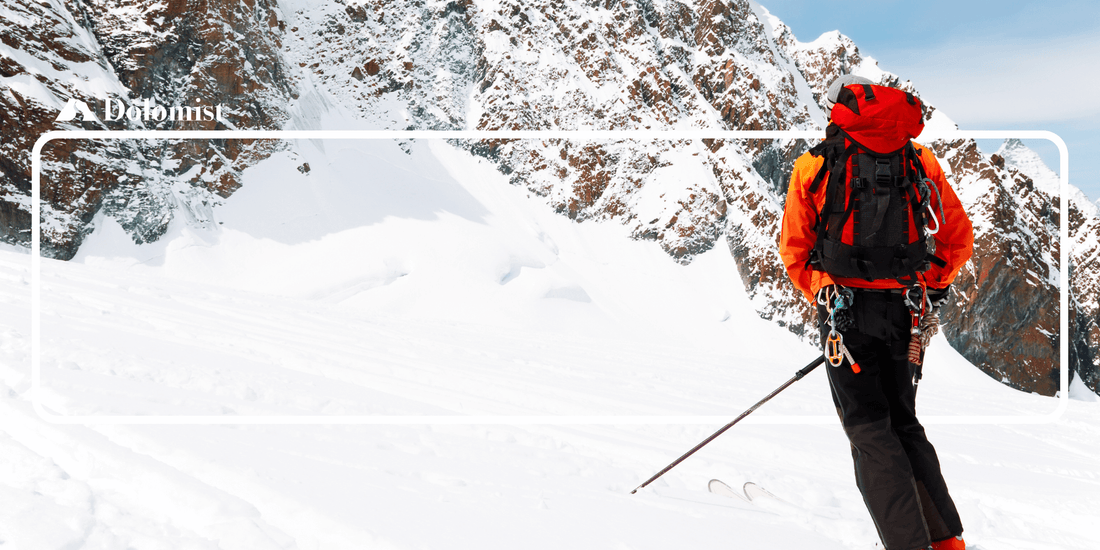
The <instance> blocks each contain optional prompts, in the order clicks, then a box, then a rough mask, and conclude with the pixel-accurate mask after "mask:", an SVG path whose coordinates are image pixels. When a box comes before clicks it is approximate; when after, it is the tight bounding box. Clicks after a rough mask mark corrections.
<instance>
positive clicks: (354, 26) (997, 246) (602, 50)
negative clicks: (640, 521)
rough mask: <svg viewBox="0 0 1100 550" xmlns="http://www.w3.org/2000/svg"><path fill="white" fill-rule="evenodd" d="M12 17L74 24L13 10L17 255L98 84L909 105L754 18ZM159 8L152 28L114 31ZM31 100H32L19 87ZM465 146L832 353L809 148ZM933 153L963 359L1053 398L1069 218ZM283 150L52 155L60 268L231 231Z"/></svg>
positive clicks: (1091, 345) (328, 6)
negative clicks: (126, 243)
mask: <svg viewBox="0 0 1100 550" xmlns="http://www.w3.org/2000/svg"><path fill="white" fill-rule="evenodd" d="M15 6H16V7H17V8H18V9H23V10H24V11H25V12H26V13H28V14H37V15H36V17H39V20H40V21H41V20H43V18H45V19H52V20H54V21H56V23H55V24H53V25H52V26H51V25H46V26H44V27H43V26H41V25H40V26H39V27H35V26H33V25H30V26H28V25H27V24H21V21H24V20H28V21H29V20H30V19H28V18H24V19H22V20H19V19H17V18H16V17H15V16H12V15H8V16H7V17H6V21H5V23H4V24H5V25H6V29H5V30H6V31H7V32H5V36H6V37H8V38H7V39H6V41H5V44H6V45H8V46H9V47H10V48H12V49H13V51H18V52H21V53H20V54H19V55H18V56H15V57H8V56H4V57H3V58H2V59H3V60H4V63H3V64H4V69H3V73H2V74H3V77H4V79H5V83H6V84H8V89H9V92H8V93H6V94H0V102H2V103H3V105H2V106H0V107H2V108H0V112H3V113H4V118H5V125H4V127H5V138H7V139H6V140H5V141H9V143H10V145H9V146H8V147H5V148H0V158H3V163H2V164H3V173H4V181H3V184H2V185H3V187H2V188H3V189H4V194H3V197H2V198H0V222H2V223H0V226H2V227H3V234H2V235H0V238H3V239H4V240H5V241H6V242H12V243H22V244H26V242H27V241H28V239H27V237H26V230H27V228H29V213H28V212H29V208H28V206H29V205H28V203H27V198H26V196H27V194H28V193H29V177H28V176H27V173H28V168H29V166H28V165H27V164H28V163H27V158H26V153H25V149H21V147H27V145H26V144H27V143H32V142H33V140H34V138H36V137H37V135H39V134H40V133H41V132H44V131H46V130H48V129H55V128H66V127H68V128H73V127H93V126H94V124H93V123H89V122H87V121H85V122H83V123H79V124H78V123H75V122H74V123H62V124H58V123H55V122H53V118H54V117H55V116H56V115H54V114H53V113H54V112H55V110H59V109H60V106H59V104H64V101H61V100H62V99H63V98H64V97H65V95H66V94H68V96H69V97H79V98H84V99H88V100H91V99H92V92H93V91H95V90H93V89H92V88H93V87H92V86H89V85H72V84H71V82H92V81H94V80H95V79H100V80H102V81H104V82H108V83H111V84H110V85H103V84H100V85H99V87H100V89H101V90H102V91H105V92H106V93H108V94H115V95H122V94H126V95H130V94H133V95H134V96H135V97H136V96H145V94H149V95H151V96H154V97H157V98H158V99H161V100H162V101H164V102H171V101H177V100H180V99H186V100H190V101H196V100H202V101H204V102H208V103H211V104H214V103H224V104H226V106H227V109H226V111H227V112H228V113H230V118H231V120H232V122H231V123H230V125H231V126H232V127H239V128H271V129H273V128H299V129H307V128H321V127H324V128H333V127H345V126H350V127H372V128H390V129H408V128H416V129H478V130H497V129H551V128H557V129H570V128H607V129H646V128H649V129H659V128H723V129H757V130H758V129H775V130H779V129H803V130H806V129H820V128H821V126H822V124H823V122H824V121H825V115H824V112H823V110H822V107H821V104H820V103H821V101H820V100H821V95H822V94H823V92H824V90H825V87H826V86H827V85H828V83H829V82H830V81H831V80H832V78H833V77H834V76H836V75H838V74H844V73H856V74H861V75H864V76H867V77H869V78H872V80H875V81H876V82H879V83H882V84H884V85H891V86H896V87H900V88H902V89H906V90H909V91H916V90H914V89H913V86H912V84H911V83H910V82H908V81H903V80H902V79H901V78H900V77H898V76H896V75H893V74H890V73H887V72H885V71H883V70H882V69H881V68H879V66H878V63H877V61H875V60H874V59H872V58H870V57H867V56H865V55H863V54H862V53H861V52H860V51H859V49H858V47H857V46H856V45H855V43H854V42H852V41H851V39H849V38H847V37H845V36H844V35H843V34H840V33H839V32H835V33H826V34H825V35H822V36H821V37H819V38H818V39H815V40H814V41H812V42H808V43H802V42H798V41H797V39H796V38H795V37H794V34H793V33H792V32H791V30H790V29H789V28H788V27H787V26H786V25H784V24H783V23H782V22H781V21H779V20H778V19H777V18H775V17H774V16H772V15H771V14H770V13H768V12H767V10H766V9H765V8H763V7H762V6H761V5H760V4H758V3H756V2H747V1H739V0H737V1H730V2H719V1H696V2H686V3H682V2H637V3H630V2H621V3H615V2H595V3H591V4H586V5H584V6H580V5H575V4H570V3H565V2H562V1H558V0H550V1H546V2H539V3H536V4H534V5H532V4H529V3H521V2H515V1H508V0H499V1H496V2H483V3H481V2H472V1H447V2H432V1H423V0H421V1H415V2H410V3H406V4H402V5H400V6H395V5H392V4H389V3H386V2H376V1H358V0H347V1H344V2H335V3H322V4H314V3H310V2H305V1H300V0H295V1H291V0H284V1H281V2H266V1H257V2H252V3H249V4H247V5H246V4H240V5H238V4H234V3H231V2H224V1H220V0H208V1H207V2H204V3H203V5H202V6H199V8H200V9H201V11H193V10H189V9H187V8H188V6H189V5H185V4H184V3H183V2H166V3H156V4H154V3H151V2H149V3H146V2H141V1H136V0H135V1H129V0H109V1H108V0H87V1H77V0H65V1H62V0H51V2H49V3H48V4H36V3H31V2H27V1H23V0H21V1H19V2H16V3H15ZM12 9H16V8H12ZM140 9H145V15H144V19H143V20H142V21H143V22H142V24H141V25H133V26H132V27H130V28H128V27H126V26H125V25H123V24H121V23H120V21H128V20H129V19H125V17H124V16H126V15H127V14H129V13H131V12H133V11H134V10H139V11H140ZM7 13H15V12H14V11H12V12H7ZM58 29H60V30H58ZM65 33H68V34H65ZM237 44H239V45H237ZM27 56H29V57H27ZM17 57H18V59H17ZM20 59H22V60H23V62H20V61H19V60H20ZM31 60H39V61H36V62H34V63H32V62H31ZM42 60H46V61H42ZM50 60H52V61H50ZM150 60H151V61H150ZM39 62H48V63H51V67H53V68H54V69H55V74H53V75H50V74H46V72H44V71H37V70H36V69H35V68H34V67H35V63H39ZM70 74H71V75H74V76H75V78H67V77H65V75H70ZM59 75H60V76H59ZM66 78H67V80H66ZM112 79H113V80H112ZM15 80H19V81H20V82H23V81H26V83H27V85H26V86H24V87H23V88H18V89H17V87H15V86H13V85H12V84H11V83H12V82H13V81H15ZM34 86H37V88H35V87H34ZM146 97H147V96H146ZM929 117H930V118H929V120H928V127H929V128H933V129H949V128H955V125H954V123H953V122H951V121H950V119H949V118H947V117H946V116H945V115H944V114H943V113H942V112H940V111H938V110H936V109H934V107H933V108H930V109H929ZM9 121H12V123H13V124H9V123H8V122H9ZM28 122H30V124H28ZM15 123H18V126H16V125H15ZM230 125H213V126H212V127H214V128H225V127H230ZM16 127H19V128H21V129H20V130H18V131H16V130H14V128H16ZM106 127H109V128H121V127H128V128H129V127H142V126H140V125H137V124H134V123H130V122H124V123H121V124H120V123H116V124H114V125H107V126H106ZM159 127H165V128H175V127H180V126H178V125H177V126H171V125H162V126H159ZM9 134H10V135H9ZM463 145H464V146H465V147H466V148H467V149H468V150H469V151H470V152H471V153H472V154H475V155H478V156H482V157H485V158H487V159H489V160H491V161H492V162H494V163H496V164H497V165H498V168H499V169H500V170H501V171H502V172H504V173H506V174H509V175H510V176H511V179H512V182H513V184H515V185H521V186H524V187H526V188H527V189H528V190H529V191H530V192H531V193H533V194H535V195H538V196H540V197H542V199H543V200H544V201H545V202H546V203H547V204H548V205H549V206H550V207H551V208H553V209H554V210H556V211H558V212H559V213H561V214H563V215H565V216H568V217H569V218H571V219H573V220H575V221H576V222H577V223H584V222H588V221H593V222H609V221H615V222H617V223H621V224H624V225H627V226H628V227H630V230H631V234H632V235H633V237H634V238H636V239H644V240H652V241H654V242H655V243H656V244H657V245H658V246H660V247H661V248H662V249H663V250H664V251H665V252H666V253H667V254H669V256H670V257H671V258H672V259H673V260H675V261H678V262H681V263H690V262H691V261H692V259H693V258H694V256H695V255H698V254H700V253H702V252H704V251H707V250H710V249H712V248H713V247H714V246H715V245H717V244H719V243H722V242H723V241H724V244H725V245H726V246H727V247H728V248H729V249H730V252H731V254H733V255H734V257H735V258H736V259H737V264H738V268H739V271H740V273H741V278H742V281H741V283H742V284H744V285H745V287H746V289H747V290H748V292H749V295H750V297H751V298H752V300H753V303H754V305H755V307H756V308H757V311H758V312H759V313H760V315H761V316H762V317H764V318H767V319H771V320H773V321H775V322H777V323H779V324H781V325H783V326H785V327H787V328H788V329H789V330H791V331H793V332H795V333H796V334H800V335H801V336H802V337H803V338H805V339H808V340H812V339H813V334H814V333H815V329H814V321H813V319H812V312H811V308H808V307H806V305H805V304H804V301H803V299H802V298H801V296H800V295H799V294H798V293H797V292H795V291H794V289H793V287H792V286H791V285H790V283H789V281H787V279H786V275H785V272H784V271H783V269H782V265H781V262H779V261H778V255H777V250H776V243H775V239H776V236H777V233H778V231H777V228H778V224H779V220H780V219H781V216H782V204H783V194H784V193H785V190H786V178H787V174H789V170H790V166H791V165H792V163H793V161H794V159H795V158H796V157H797V156H798V155H800V154H801V153H803V152H804V151H805V150H806V149H807V148H808V144H806V143H803V142H800V141H797V140H790V141H783V140H747V141H746V142H744V143H741V142H737V141H731V140H716V141H707V142H704V143H702V144H693V143H687V142H678V143H657V142H639V141H637V140H630V141H624V142H618V143H586V144H579V143H571V142H568V141H565V140H548V141H546V142H537V143H536V142H531V141H529V140H527V141H523V140H493V139H486V140H479V141H472V142H469V143H465V144H463ZM929 145H931V147H932V148H933V150H934V151H936V153H937V155H938V156H939V157H940V159H941V164H942V165H944V168H945V170H947V171H948V172H949V173H950V175H951V177H952V178H954V180H955V181H954V183H955V185H956V190H957V191H958V192H959V194H960V196H961V197H963V201H964V204H965V206H966V207H967V209H968V211H970V212H971V215H972V217H974V218H975V219H976V220H977V222H978V223H976V226H978V227H979V230H978V235H977V242H978V243H979V246H978V247H977V248H978V250H979V253H978V254H977V255H976V257H975V261H974V262H973V263H972V265H971V267H968V269H966V270H964V272H963V274H962V276H961V277H960V280H959V281H958V282H957V284H956V285H955V290H954V295H955V304H954V305H953V306H950V307H949V308H947V309H946V310H945V312H944V317H945V332H946V333H947V335H948V339H949V341H951V343H952V345H953V346H955V347H956V348H957V349H959V350H960V351H961V352H962V353H963V355H964V356H965V357H967V358H968V359H970V360H971V361H972V362H973V363H974V364H975V365H977V366H978V367H979V368H981V369H982V370H983V371H985V372H986V373H987V374H990V375H991V376H993V377H995V378H998V379H999V380H1002V381H1004V382H1006V383H1008V384H1010V385H1012V386H1013V387H1017V388H1019V389H1022V390H1025V391H1037V392H1040V393H1043V394H1046V395H1051V394H1053V393H1054V391H1056V389H1057V386H1056V380H1057V372H1058V365H1057V349H1058V331H1057V326H1056V321H1055V320H1056V318H1057V302H1056V296H1057V289H1056V285H1055V284H1054V283H1053V282H1052V281H1055V280H1056V278H1055V277H1054V276H1053V275H1054V273H1055V271H1054V270H1055V269H1056V265H1054V264H1052V259H1054V258H1057V257H1058V254H1057V250H1058V247H1059V246H1060V243H1059V242H1058V238H1057V227H1058V224H1057V219H1058V218H1057V216H1058V212H1057V201H1056V200H1054V199H1053V198H1052V194H1051V190H1050V189H1049V188H1044V186H1043V185H1040V184H1039V183H1036V182H1040V183H1042V182H1044V181H1047V180H1049V174H1047V173H1041V174H1034V175H1032V174H1025V173H1024V172H1023V171H1031V172H1034V171H1037V170H1038V167H1037V166H1036V165H1034V164H1027V163H1024V160H1023V158H1024V156H1026V155H1024V156H1021V154H1017V155H1016V156H1012V155H1009V154H1007V152H1004V153H1003V154H1002V153H998V154H996V155H994V156H986V155H984V154H983V153H982V152H981V151H980V150H978V149H977V146H976V144H975V143H974V142H973V141H971V140H961V141H953V142H950V143H946V142H937V143H932V144H929ZM288 146H289V145H288V144H285V143H283V144H280V143H271V142H266V141H255V142H248V143H245V142H241V143H233V142H232V141H226V142H223V143H212V144H203V145H198V144H194V143H186V142H180V143H168V144H163V145H160V146H151V145H149V144H140V143H128V142H127V143H116V144H111V145H108V144H93V145H91V146H89V147H87V148H84V149H81V148H78V147H76V146H75V144H70V146H69V147H54V149H53V150H51V151H48V152H47V154H46V157H45V159H46V162H45V167H46V169H47V171H48V172H49V173H50V174H51V177H53V178H56V180H55V181H56V184H55V185H54V186H52V187H51V191H49V192H46V193H44V194H43V197H44V200H45V201H46V204H45V205H44V212H45V216H46V218H47V220H52V221H51V222H50V223H47V224H45V226H46V227H47V228H48V232H47V234H45V235H44V239H43V242H44V249H43V250H44V253H45V254H47V255H50V256H52V257H58V258H66V257H71V256H72V255H73V254H75V252H76V249H77V248H78V247H79V243H80V241H81V239H82V236H83V235H86V234H87V232H88V231H90V229H89V228H90V224H91V222H92V220H93V218H94V216H95V215H96V214H97V213H98V212H100V211H102V212H104V213H106V214H107V215H109V216H112V217H114V218H116V219H118V220H119V221H120V222H121V224H122V226H123V227H124V228H125V229H126V230H127V231H128V232H130V233H131V235H132V236H133V238H134V239H135V242H150V241H153V240H155V239H157V238H158V237H159V236H160V235H161V234H163V231H164V230H165V229H166V227H167V225H168V223H169V222H170V221H171V219H173V217H174V216H177V215H183V216H184V217H185V218H186V219H187V220H188V221H189V223H193V224H196V225H198V226H200V227H205V228H207V229H208V230H216V227H217V223H216V220H217V205H218V204H219V203H220V201H222V200H224V197H227V196H229V195H231V194H232V193H233V192H234V191H235V190H236V188H237V187H238V186H239V181H240V174H241V173H242V171H243V170H245V169H247V167H248V166H251V165H252V164H254V163H255V162H257V161H258V160H260V159H262V158H265V157H266V155H268V154H270V153H271V152H272V151H274V150H278V149H281V148H285V147H288ZM1017 153H1020V151H1017ZM1006 157H1009V158H1010V160H1011V162H1008V163H1006V162H1004V161H1005V158H1006ZM998 159H1000V160H998ZM307 169H308V166H305V165H302V166H300V167H299V170H307ZM67 174H68V175H67ZM1047 187H1049V186H1047ZM1086 202H1087V201H1086ZM1079 203H1080V198H1078V197H1074V198H1073V200H1071V211H1070V225H1071V241H1072V242H1073V250H1072V252H1071V254H1070V255H1071V256H1072V258H1073V259H1074V262H1075V263H1074V265H1075V266H1076V267H1074V268H1072V271H1071V287H1072V292H1073V299H1072V301H1071V305H1072V308H1071V309H1072V311H1071V317H1072V319H1073V320H1072V324H1073V328H1072V334H1073V336H1072V340H1071V341H1072V346H1071V348H1072V350H1073V351H1072V354H1071V355H1072V360H1071V362H1072V363H1073V365H1072V368H1073V371H1074V372H1075V373H1076V374H1077V376H1080V378H1081V379H1082V380H1083V381H1085V382H1086V384H1088V385H1089V387H1091V388H1092V389H1093V390H1094V391H1095V390H1097V389H1098V386H1097V384H1098V383H1100V375H1098V374H1097V373H1098V372H1100V370H1098V369H1100V366H1098V363H1097V361H1098V360H1100V357H1098V354H1097V347H1098V345H1100V327H1097V324H1096V321H1095V319H1096V318H1097V309H1098V306H1097V303H1098V301H1100V300H1098V297H1100V281H1098V280H1097V279H1098V277H1100V275H1098V272H1100V269H1096V263H1097V261H1100V260H1098V259H1097V254H1096V253H1095V251H1096V250H1097V249H1098V248H1100V245H1098V244H1097V243H1100V222H1098V221H1097V216H1096V214H1095V205H1092V204H1091V203H1090V204H1088V205H1086V206H1082V205H1080V204H1079ZM987 221H988V222H989V223H985V222H987ZM49 231H52V232H49ZM1021 268H1024V270H1023V275H1024V276H1023V277H1020V276H1019V275H1020V269H1021ZM1006 327H1007V329H1008V330H1009V331H1010V332H1009V334H1010V335H1011V336H1008V337H1006Z"/></svg>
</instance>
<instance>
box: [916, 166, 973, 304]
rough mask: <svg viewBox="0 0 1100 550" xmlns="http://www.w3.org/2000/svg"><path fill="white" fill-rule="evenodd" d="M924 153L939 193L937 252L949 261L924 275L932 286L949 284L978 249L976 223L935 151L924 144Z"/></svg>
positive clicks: (934, 200)
mask: <svg viewBox="0 0 1100 550" xmlns="http://www.w3.org/2000/svg"><path fill="white" fill-rule="evenodd" d="M920 154H921V163H922V164H924V168H925V172H926V173H927V175H928V177H929V178H930V179H931V180H932V181H933V182H934V183H935V186H936V196H933V197H932V208H933V210H934V212H933V213H934V215H935V216H936V220H937V221H938V223H939V227H940V229H939V232H938V233H936V235H935V240H936V256H938V257H939V258H940V259H942V260H944V261H945V262H947V265H946V266H944V267H939V266H937V265H935V264H933V265H932V268H931V269H929V270H928V271H927V272H925V274H924V279H925V282H926V284H927V285H928V286H929V287H931V288H945V287H946V286H947V285H949V284H951V283H952V282H954V281H955V277H957V276H958V274H959V271H960V270H961V269H962V268H963V266H964V265H966V262H967V261H968V260H969V259H970V256H971V254H973V252H974V226H973V224H972V223H971V222H970V217H969V216H967V215H966V211H965V210H964V209H963V206H962V203H961V202H960V201H959V197H958V196H957V195H956V194H955V191H954V190H953V189H952V188H951V185H949V184H948V183H947V177H946V176H945V175H944V173H943V168H941V167H940V164H939V162H937V161H936V157H935V155H933V154H932V152H931V151H929V150H928V149H925V148H923V147H921V148H920ZM939 204H942V205H943V211H942V214H941V212H940V210H939V209H938V208H937V206H938V205H939ZM941 216H942V219H941Z"/></svg>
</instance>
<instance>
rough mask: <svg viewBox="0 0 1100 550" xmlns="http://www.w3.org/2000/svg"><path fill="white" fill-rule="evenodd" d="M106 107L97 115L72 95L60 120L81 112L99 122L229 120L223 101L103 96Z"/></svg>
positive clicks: (69, 118) (102, 102) (67, 119)
mask: <svg viewBox="0 0 1100 550" xmlns="http://www.w3.org/2000/svg"><path fill="white" fill-rule="evenodd" d="M100 103H101V104H102V106H103V108H102V109H100V112H101V113H102V114H103V116H102V118H100V117H97V116H96V114H95V112H93V111H92V110H91V109H90V108H89V107H88V104H87V103H85V102H83V101H80V100H79V99H69V101H68V103H66V104H65V107H64V108H63V109H61V112H60V113H58V115H57V122H69V121H71V120H73V119H75V118H76V116H77V114H80V116H81V117H82V120H84V121H89V120H94V121H96V122H115V121H120V120H123V119H126V120H129V121H131V122H139V121H140V122H164V121H166V120H170V121H175V122H215V121H217V122H226V120H225V118H224V117H223V116H222V106H221V105H204V104H201V103H199V104H195V105H171V106H167V107H166V106H164V105H159V104H158V103H157V102H156V100H155V99H143V100H141V102H134V101H131V102H129V103H127V102H126V101H123V100H122V99H113V98H106V99H102V98H101V99H100Z"/></svg>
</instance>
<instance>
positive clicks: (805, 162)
mask: <svg viewBox="0 0 1100 550" xmlns="http://www.w3.org/2000/svg"><path fill="white" fill-rule="evenodd" d="M821 162H823V161H822V160H821V159H817V158H815V157H814V156H812V155H810V154H809V153H805V154H803V155H802V156H801V157H799V158H798V160H796V161H795V163H794V170H792V171H791V183H790V186H789V187H788V189H787V199H786V203H785V204H784V206H783V226H782V230H781V232H780V235H779V255H780V257H781V258H782V259H783V265H784V266H786V268H787V275H788V276H790V278H791V282H793V283H794V286H795V287H796V288H798V290H800V291H802V294H803V295H805V296H806V299H807V300H810V301H813V290H812V286H813V285H812V280H813V273H812V271H811V270H810V269H808V268H807V267H806V262H807V260H809V259H810V251H811V250H813V248H814V244H816V243H817V233H816V232H815V231H814V227H815V225H816V224H817V207H816V205H815V202H814V197H813V196H811V195H810V193H809V189H808V188H809V186H810V182H812V181H813V177H814V175H815V174H816V173H817V169H818V168H819V167H820V164H821Z"/></svg>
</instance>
